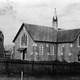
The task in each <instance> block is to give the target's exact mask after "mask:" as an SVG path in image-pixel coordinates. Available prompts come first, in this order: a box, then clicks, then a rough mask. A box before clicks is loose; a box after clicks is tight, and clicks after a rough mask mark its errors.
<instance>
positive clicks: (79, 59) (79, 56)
mask: <svg viewBox="0 0 80 80" xmlns="http://www.w3.org/2000/svg"><path fill="white" fill-rule="evenodd" d="M78 61H80V51H79V54H78Z"/></svg>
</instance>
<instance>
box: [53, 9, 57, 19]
mask: <svg viewBox="0 0 80 80" xmlns="http://www.w3.org/2000/svg"><path fill="white" fill-rule="evenodd" d="M53 21H57V13H56V8H54V16H53Z"/></svg>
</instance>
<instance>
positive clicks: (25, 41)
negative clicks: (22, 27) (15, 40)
mask: <svg viewBox="0 0 80 80" xmlns="http://www.w3.org/2000/svg"><path fill="white" fill-rule="evenodd" d="M21 46H27V35H26V34H25V33H24V34H23V35H22V37H21Z"/></svg>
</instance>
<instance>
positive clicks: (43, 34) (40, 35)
mask: <svg viewBox="0 0 80 80" xmlns="http://www.w3.org/2000/svg"><path fill="white" fill-rule="evenodd" d="M23 27H25V29H26V31H27V32H28V33H29V35H30V36H31V38H32V39H33V40H34V41H40V42H41V41H42V42H57V43H60V42H61V43H62V42H73V41H74V40H76V38H77V37H78V35H79V33H80V29H72V30H58V32H57V31H56V30H55V29H54V28H52V27H48V26H40V25H33V24H26V23H23V24H22V26H21V28H20V29H19V31H18V33H17V35H16V36H15V38H14V40H13V42H15V40H16V38H17V37H18V35H19V33H20V31H21V30H22V28H23Z"/></svg>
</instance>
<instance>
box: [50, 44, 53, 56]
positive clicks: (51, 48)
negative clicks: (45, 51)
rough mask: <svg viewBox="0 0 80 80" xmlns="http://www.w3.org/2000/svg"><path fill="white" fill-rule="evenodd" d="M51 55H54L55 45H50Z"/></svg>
mask: <svg viewBox="0 0 80 80" xmlns="http://www.w3.org/2000/svg"><path fill="white" fill-rule="evenodd" d="M50 55H54V45H51V46H50Z"/></svg>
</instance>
